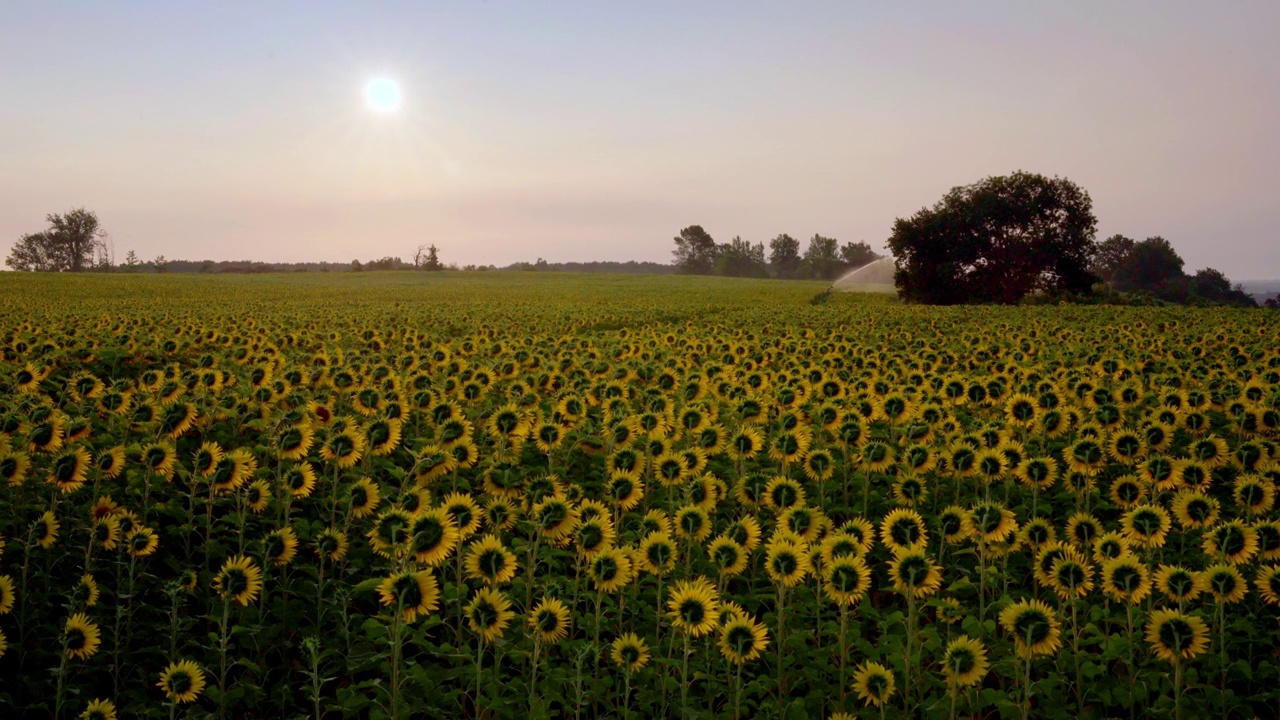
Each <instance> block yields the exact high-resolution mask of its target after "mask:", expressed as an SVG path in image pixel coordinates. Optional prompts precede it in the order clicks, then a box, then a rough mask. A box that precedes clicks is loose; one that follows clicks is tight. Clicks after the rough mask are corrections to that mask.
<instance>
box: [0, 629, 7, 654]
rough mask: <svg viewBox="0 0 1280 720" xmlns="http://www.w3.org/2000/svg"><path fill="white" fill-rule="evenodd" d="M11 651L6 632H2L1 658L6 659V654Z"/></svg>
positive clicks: (0, 640) (0, 635)
mask: <svg viewBox="0 0 1280 720" xmlns="http://www.w3.org/2000/svg"><path fill="white" fill-rule="evenodd" d="M8 649H9V640H8V638H6V637H5V636H4V630H0V658H2V657H4V653H5V651H6V650H8Z"/></svg>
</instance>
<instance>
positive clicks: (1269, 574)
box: [1253, 565, 1280, 605]
mask: <svg viewBox="0 0 1280 720" xmlns="http://www.w3.org/2000/svg"><path fill="white" fill-rule="evenodd" d="M1253 585H1254V587H1256V588H1257V589H1258V594H1259V595H1261V596H1262V599H1263V600H1264V601H1266V602H1267V603H1269V604H1271V605H1280V566H1276V565H1263V566H1262V567H1260V568H1258V574H1257V575H1255V576H1254V578H1253Z"/></svg>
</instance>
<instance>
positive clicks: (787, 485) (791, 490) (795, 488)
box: [760, 475, 805, 513]
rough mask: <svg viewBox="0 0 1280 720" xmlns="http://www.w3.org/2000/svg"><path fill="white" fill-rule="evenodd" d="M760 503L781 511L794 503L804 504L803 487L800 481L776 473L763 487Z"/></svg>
mask: <svg viewBox="0 0 1280 720" xmlns="http://www.w3.org/2000/svg"><path fill="white" fill-rule="evenodd" d="M760 500H761V503H762V504H763V505H764V506H765V507H768V508H773V509H774V510H775V511H777V512H779V513H781V512H782V511H784V510H786V509H787V508H790V507H793V506H795V505H804V504H805V494H804V488H802V487H800V483H798V482H796V481H795V480H792V479H791V478H789V477H786V476H784V475H776V476H774V477H773V479H771V480H770V481H769V483H768V484H767V485H765V487H764V495H763V496H762V497H761V498H760Z"/></svg>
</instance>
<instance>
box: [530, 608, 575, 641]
mask: <svg viewBox="0 0 1280 720" xmlns="http://www.w3.org/2000/svg"><path fill="white" fill-rule="evenodd" d="M570 626H571V623H570V615H569V609H568V608H567V607H566V606H565V604H564V603H563V602H561V601H560V600H559V599H557V598H543V599H542V600H541V601H540V602H539V603H538V604H537V605H536V606H534V608H533V609H532V610H530V611H529V629H530V630H532V631H533V632H534V633H535V636H536V637H537V638H538V640H539V641H541V642H544V643H547V644H555V643H558V642H560V641H561V640H563V639H564V638H565V637H567V636H568V634H569V628H570Z"/></svg>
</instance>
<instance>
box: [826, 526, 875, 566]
mask: <svg viewBox="0 0 1280 720" xmlns="http://www.w3.org/2000/svg"><path fill="white" fill-rule="evenodd" d="M866 554H867V549H866V548H865V547H863V545H862V543H860V542H858V538H857V537H856V536H854V535H853V533H850V532H848V531H846V530H837V531H835V532H833V533H830V534H829V535H827V536H826V537H824V538H823V539H822V544H821V545H820V546H819V547H818V555H819V558H820V559H821V560H822V562H823V564H830V563H831V562H832V561H834V560H835V559H836V558H841V557H849V558H860V557H863V556H865V555H866Z"/></svg>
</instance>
